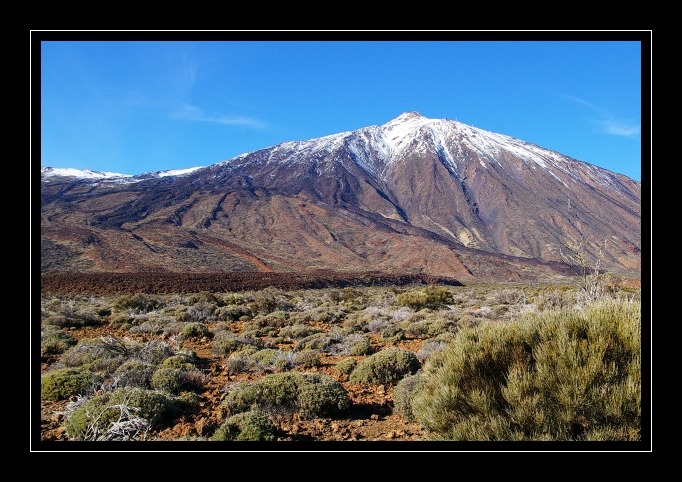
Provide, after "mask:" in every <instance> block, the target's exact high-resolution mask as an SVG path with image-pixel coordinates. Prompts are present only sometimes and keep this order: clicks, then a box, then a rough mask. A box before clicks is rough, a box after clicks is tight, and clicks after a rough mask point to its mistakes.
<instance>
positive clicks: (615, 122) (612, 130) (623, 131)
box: [564, 95, 642, 138]
mask: <svg viewBox="0 0 682 482" xmlns="http://www.w3.org/2000/svg"><path fill="white" fill-rule="evenodd" d="M564 97H566V98H567V99H569V100H570V101H572V102H575V103H576V104H580V105H582V106H584V107H587V108H588V109H590V110H591V111H592V112H594V113H595V114H597V115H598V116H599V118H598V119H594V120H592V122H593V123H594V124H596V125H598V126H600V128H601V130H602V132H604V133H606V134H609V135H613V136H620V137H630V138H637V137H639V135H640V134H641V131H642V128H641V126H640V124H639V123H636V122H630V121H628V120H625V119H618V118H617V117H616V116H614V115H613V114H611V112H609V111H608V110H606V109H604V108H603V107H600V106H598V105H594V104H592V103H590V102H587V101H586V100H583V99H580V98H579V97H575V96H572V95H564Z"/></svg>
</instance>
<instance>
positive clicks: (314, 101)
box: [40, 38, 650, 180]
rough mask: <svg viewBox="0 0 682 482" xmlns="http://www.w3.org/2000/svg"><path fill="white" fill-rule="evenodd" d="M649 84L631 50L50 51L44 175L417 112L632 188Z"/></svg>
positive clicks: (93, 44) (143, 164) (143, 163)
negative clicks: (546, 153)
mask: <svg viewBox="0 0 682 482" xmlns="http://www.w3.org/2000/svg"><path fill="white" fill-rule="evenodd" d="M643 74H644V75H647V78H649V76H650V71H648V70H645V71H643V69H642V57H641V45H640V42H639V41H637V40H634V41H629V40H628V41H625V40H597V41H584V40H551V41H534V40H530V41H529V40H519V41H516V40H501V41H500V40H484V41H470V40H422V39H418V40H411V39H410V38H407V39H405V40H390V41H382V40H369V41H351V40H319V41H318V40H304V41H290V40H277V39H274V40H271V39H263V40H256V41H247V40H227V41H211V40H198V41H183V40H181V39H178V40H173V41H165V40H164V41H153V40H145V41H129V40H115V41H114V40H104V41H94V40H66V41H62V40H58V41H53V40H44V41H42V42H41V59H40V83H41V85H40V115H41V119H40V125H41V133H40V155H41V165H42V166H43V167H47V166H51V167H70V168H78V169H93V170H97V171H109V172H119V173H124V174H140V173H143V172H149V171H156V170H169V169H182V168H189V167H194V166H205V165H209V164H213V163H217V162H220V161H223V160H226V159H229V158H232V157H235V156H237V155H239V154H242V153H244V152H251V151H255V150H258V149H262V148H265V147H269V146H272V145H275V144H278V143H280V142H284V141H291V140H303V139H312V138H316V137H321V136H325V135H329V134H334V133H337V132H342V131H350V130H355V129H359V128H361V127H366V126H370V125H380V124H384V123H386V122H388V121H390V120H391V119H393V118H395V117H397V116H398V115H400V114H401V113H402V112H407V111H417V112H419V113H421V114H422V115H424V116H426V117H431V118H448V119H456V120H459V121H460V122H464V123H466V124H470V125H473V126H476V127H478V128H482V129H486V130H489V131H493V132H498V133H502V134H507V135H510V136H513V137H517V138H519V139H522V140H525V141H529V142H532V143H535V144H538V145H540V146H542V147H546V148H549V149H553V150H556V151H558V152H560V153H562V154H566V155H569V156H571V157H574V158H576V159H578V160H581V161H586V162H589V163H592V164H596V165H598V166H601V167H604V168H606V169H609V170H611V171H615V172H618V173H622V174H625V175H627V176H629V177H631V178H633V179H635V180H641V168H642V164H641V151H642V143H641V137H642V132H641V129H642V127H641V122H642V120H641V119H642V112H641V109H642V83H641V77H642V75H643ZM644 100H645V103H646V104H645V105H646V106H648V105H649V102H650V99H649V98H648V97H647V98H645V99H644ZM648 114H649V113H648V112H647V115H648ZM647 149H648V147H647ZM647 152H648V151H647Z"/></svg>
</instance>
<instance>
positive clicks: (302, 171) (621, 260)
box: [41, 112, 641, 279]
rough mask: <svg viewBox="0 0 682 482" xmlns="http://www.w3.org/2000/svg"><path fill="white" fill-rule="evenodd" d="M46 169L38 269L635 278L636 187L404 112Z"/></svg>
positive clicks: (504, 139)
mask: <svg viewBox="0 0 682 482" xmlns="http://www.w3.org/2000/svg"><path fill="white" fill-rule="evenodd" d="M69 172H70V171H66V172H65V171H63V170H62V171H61V172H60V173H58V174H55V170H52V171H50V170H49V169H44V170H43V172H42V173H41V179H42V189H41V191H42V206H41V242H42V243H41V246H42V251H41V254H42V256H41V264H42V270H43V272H45V271H55V270H80V271H149V270H154V271H173V272H203V271H206V272H208V271H310V270H315V269H331V270H336V271H339V270H350V271H370V270H371V271H390V272H404V273H415V272H423V273H427V274H435V275H441V276H452V277H468V278H471V277H477V278H482V279H483V278H495V279H527V278H534V277H543V276H551V275H553V274H557V273H561V272H563V271H565V269H566V266H565V265H564V264H563V263H562V261H563V259H562V250H563V251H564V252H565V250H566V249H567V246H570V245H573V246H577V245H579V244H582V245H583V248H584V253H583V254H585V255H586V256H587V257H588V258H589V257H591V258H592V259H593V260H594V259H597V258H598V259H599V260H600V262H601V263H602V265H603V266H604V267H607V268H609V269H611V270H616V271H621V272H630V273H636V272H638V271H639V269H640V262H641V261H640V260H641V256H640V243H641V233H640V216H641V184H640V183H639V182H636V181H633V180H632V179H629V178H628V177H626V176H624V175H621V174H617V173H613V172H610V171H607V170H605V169H602V168H599V167H597V166H594V165H591V164H587V163H585V162H581V161H578V160H576V159H572V158H570V157H568V156H564V155H562V154H560V153H558V152H555V151H551V150H548V149H544V148H542V147H539V146H537V145H534V144H531V143H528V142H525V141H522V140H519V139H515V138H512V137H509V136H506V135H502V134H496V133H493V132H489V131H485V130H482V129H478V128H475V127H472V126H468V125H466V124H463V123H461V122H457V121H453V120H448V119H429V118H427V117H424V116H422V115H420V114H419V113H416V112H406V113H403V114H401V115H400V116H398V117H397V118H395V119H393V120H391V121H389V122H387V123H386V124H383V125H380V126H369V127H365V128H362V129H358V130H355V131H348V132H342V133H339V134H333V135H329V136H325V137H321V138H318V139H310V140H306V141H293V142H284V143H282V144H278V145H276V146H272V147H268V148H266V149H261V150H258V151H255V152H252V153H247V154H243V155H240V156H238V157H235V158H233V159H229V160H226V161H224V162H221V163H218V164H214V165H211V166H207V167H203V168H194V169H186V170H181V171H166V172H161V173H148V174H144V175H140V176H127V177H124V176H121V175H113V176H106V175H101V176H100V175H96V174H95V173H93V172H92V171H88V176H83V177H79V176H77V175H75V174H74V173H73V172H70V174H69Z"/></svg>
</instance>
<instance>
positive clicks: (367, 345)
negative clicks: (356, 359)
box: [344, 334, 372, 356]
mask: <svg viewBox="0 0 682 482" xmlns="http://www.w3.org/2000/svg"><path fill="white" fill-rule="evenodd" d="M346 342H347V343H349V344H350V350H349V353H350V354H351V355H353V356H362V355H369V354H371V353H372V343H371V342H370V339H369V338H368V337H366V336H364V335H360V334H357V335H349V336H348V337H346V338H345V339H344V343H346Z"/></svg>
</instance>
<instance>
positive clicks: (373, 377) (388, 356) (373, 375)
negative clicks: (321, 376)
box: [349, 348, 420, 385]
mask: <svg viewBox="0 0 682 482" xmlns="http://www.w3.org/2000/svg"><path fill="white" fill-rule="evenodd" d="M419 368H420V363H419V360H417V357H416V355H415V354H414V353H412V352H411V351H408V350H403V349H402V348H387V349H385V350H381V351H380V352H377V353H375V354H374V355H371V356H369V357H367V358H365V359H364V360H363V361H361V362H360V363H358V366H356V367H355V369H354V370H353V372H352V373H351V374H350V377H349V380H350V381H351V382H353V383H369V384H375V385H386V384H395V383H397V382H398V381H400V380H401V379H402V378H403V377H405V376H407V375H411V374H413V373H415V372H416V371H417V370H419Z"/></svg>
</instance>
